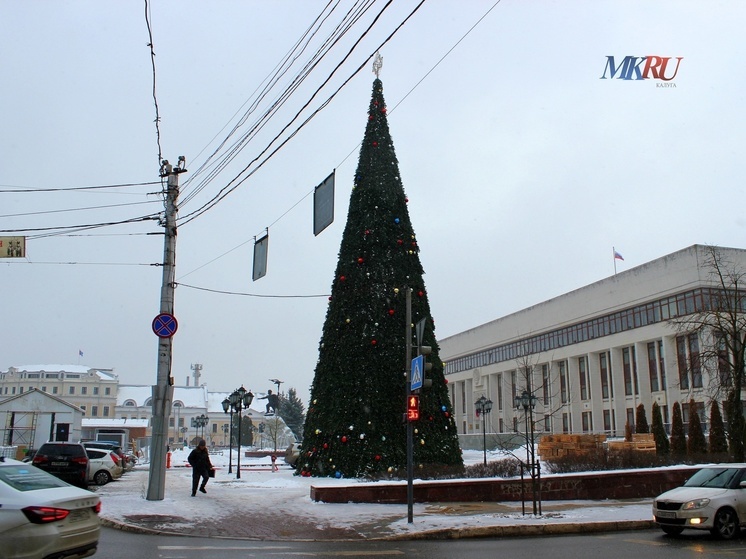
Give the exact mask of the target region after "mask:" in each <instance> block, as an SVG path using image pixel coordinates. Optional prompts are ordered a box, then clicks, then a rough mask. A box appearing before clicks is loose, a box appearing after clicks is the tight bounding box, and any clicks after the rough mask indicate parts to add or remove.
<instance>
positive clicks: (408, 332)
mask: <svg viewBox="0 0 746 559" xmlns="http://www.w3.org/2000/svg"><path fill="white" fill-rule="evenodd" d="M406 289H407V291H406V295H407V297H406V305H407V308H406V312H405V315H406V316H405V322H406V324H405V326H404V336H405V338H406V340H407V345H406V355H405V357H404V371H405V378H406V387H405V389H404V401H405V402H406V401H407V400H409V397H410V396H411V394H412V391H411V389H410V387H411V386H412V288H411V287H407V288H406ZM405 409H406V408H405ZM404 421H406V423H407V523H408V524H412V523H413V522H414V433H413V426H412V422H411V421H410V420H409V418H408V417H406V414H405V417H404Z"/></svg>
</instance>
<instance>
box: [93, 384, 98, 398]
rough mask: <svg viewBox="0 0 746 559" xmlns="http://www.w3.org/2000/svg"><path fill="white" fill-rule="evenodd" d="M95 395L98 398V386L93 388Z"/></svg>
mask: <svg viewBox="0 0 746 559" xmlns="http://www.w3.org/2000/svg"><path fill="white" fill-rule="evenodd" d="M93 395H94V396H98V386H94V387H93Z"/></svg>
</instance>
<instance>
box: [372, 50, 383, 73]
mask: <svg viewBox="0 0 746 559" xmlns="http://www.w3.org/2000/svg"><path fill="white" fill-rule="evenodd" d="M381 68H383V56H381V53H380V52H377V53H376V56H375V58H374V59H373V73H374V74H375V75H376V77H377V78H379V77H380V75H379V74H380V73H381Z"/></svg>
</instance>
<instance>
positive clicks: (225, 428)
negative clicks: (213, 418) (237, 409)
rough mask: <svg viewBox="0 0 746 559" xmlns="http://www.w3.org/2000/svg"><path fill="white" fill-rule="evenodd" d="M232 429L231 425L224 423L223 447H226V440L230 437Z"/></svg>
mask: <svg viewBox="0 0 746 559" xmlns="http://www.w3.org/2000/svg"><path fill="white" fill-rule="evenodd" d="M229 429H230V425H228V424H227V423H223V446H225V439H226V437H227V435H228V430H229Z"/></svg>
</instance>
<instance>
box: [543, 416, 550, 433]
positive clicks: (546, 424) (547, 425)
mask: <svg viewBox="0 0 746 559" xmlns="http://www.w3.org/2000/svg"><path fill="white" fill-rule="evenodd" d="M544 431H546V432H548V433H551V432H552V416H551V415H549V414H548V413H545V414H544Z"/></svg>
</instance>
